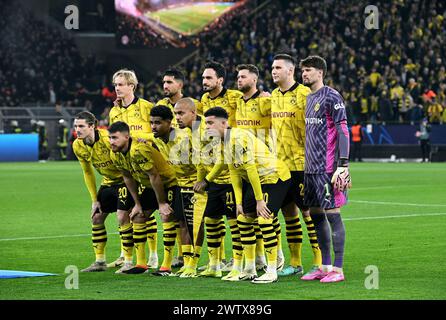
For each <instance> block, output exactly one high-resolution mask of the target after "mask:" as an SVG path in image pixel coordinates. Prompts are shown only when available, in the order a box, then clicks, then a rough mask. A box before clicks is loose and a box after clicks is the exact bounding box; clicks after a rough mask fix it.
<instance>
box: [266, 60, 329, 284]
mask: <svg viewBox="0 0 446 320" xmlns="http://www.w3.org/2000/svg"><path fill="white" fill-rule="evenodd" d="M295 67H296V62H295V60H294V58H293V57H291V56H290V55H288V54H278V55H276V56H275V57H274V61H273V64H272V71H271V75H272V77H273V81H274V83H275V84H276V85H277V88H276V89H274V90H273V92H272V96H271V115H272V120H271V121H272V135H273V139H272V141H274V142H275V145H274V146H273V150H274V151H275V153H276V154H277V156H278V158H279V159H280V160H282V161H283V162H285V164H286V165H287V166H288V169H289V170H290V172H291V188H290V189H289V192H288V195H287V197H286V199H285V201H284V204H285V205H284V206H283V207H282V213H283V215H284V218H285V224H286V237H287V242H288V247H289V249H290V265H289V266H287V267H286V268H283V270H279V273H278V275H279V276H281V275H282V276H283V275H293V274H296V275H298V274H302V273H303V268H302V258H301V253H302V225H301V223H300V219H299V211H298V208H299V209H300V211H301V212H302V215H303V218H304V221H305V224H306V226H307V230H308V238H309V240H310V244H311V248H312V250H313V266H312V269H311V270H317V269H318V268H319V266H320V264H321V251H320V249H319V245H318V241H317V236H316V232H315V230H314V225H313V222H312V221H311V216H310V212H309V208H308V207H306V206H305V205H304V203H303V198H304V171H303V170H304V162H305V105H306V97H307V95H308V94H309V93H310V89H309V88H308V87H306V86H304V85H302V84H300V83H299V82H297V81H296V80H295V79H294V71H295ZM275 226H276V227H277V228H276V231H277V234H278V236H279V235H280V225H279V224H278V220H277V219H276V221H275ZM280 242H281V241H279V244H280ZM278 258H279V260H280V261H281V263H279V264H278V265H279V269H281V268H280V265H283V261H284V258H283V253H282V250H281V249H279V250H278Z"/></svg>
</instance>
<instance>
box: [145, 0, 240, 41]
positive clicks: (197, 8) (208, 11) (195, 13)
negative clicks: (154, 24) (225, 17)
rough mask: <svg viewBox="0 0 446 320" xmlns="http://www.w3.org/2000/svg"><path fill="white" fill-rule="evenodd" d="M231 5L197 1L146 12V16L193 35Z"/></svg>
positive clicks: (182, 32) (175, 29) (185, 33)
mask: <svg viewBox="0 0 446 320" xmlns="http://www.w3.org/2000/svg"><path fill="white" fill-rule="evenodd" d="M231 6H232V4H228V3H226V4H225V3H205V4H202V3H198V4H192V5H184V6H180V7H176V8H170V9H162V10H158V11H155V12H152V13H148V14H147V16H148V17H150V18H152V19H154V20H156V21H159V22H160V23H161V24H163V25H165V26H167V27H168V28H170V29H172V30H174V31H176V32H178V33H181V34H184V35H193V34H196V33H198V32H200V31H201V30H203V29H204V27H206V26H207V25H208V24H209V23H211V22H212V21H213V20H215V19H216V18H218V17H219V16H220V15H222V14H223V12H225V11H226V10H229V8H230V7H231Z"/></svg>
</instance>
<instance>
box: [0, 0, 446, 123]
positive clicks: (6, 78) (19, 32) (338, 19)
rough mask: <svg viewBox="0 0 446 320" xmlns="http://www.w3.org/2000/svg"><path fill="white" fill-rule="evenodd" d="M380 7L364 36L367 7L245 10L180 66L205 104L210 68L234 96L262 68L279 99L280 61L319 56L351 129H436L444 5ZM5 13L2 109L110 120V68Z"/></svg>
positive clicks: (445, 38) (155, 88) (147, 87)
mask: <svg viewBox="0 0 446 320" xmlns="http://www.w3.org/2000/svg"><path fill="white" fill-rule="evenodd" d="M375 5H376V6H377V7H378V9H379V16H378V18H379V20H378V21H379V28H378V29H377V30H374V29H370V30H368V29H366V28H365V26H364V19H365V18H366V17H367V15H366V14H365V13H364V7H363V5H362V4H353V5H352V4H351V3H346V2H343V1H334V0H318V1H311V2H303V3H295V2H287V1H273V2H271V3H270V4H268V5H267V6H266V7H265V8H263V9H261V10H259V11H258V12H256V13H255V14H254V15H250V11H249V10H245V11H243V12H241V14H240V16H239V17H238V18H235V19H232V20H231V21H230V22H229V25H228V27H226V28H224V29H222V30H221V31H220V32H219V34H218V35H217V36H216V35H215V34H214V33H212V32H205V33H203V34H201V35H200V36H199V39H195V40H196V41H194V42H195V44H196V45H198V51H197V54H196V55H195V56H194V57H192V58H191V59H189V60H187V61H186V62H184V63H183V65H181V66H180V67H182V68H183V69H184V70H185V71H186V72H185V73H186V74H187V75H188V76H187V79H186V83H185V94H186V95H188V96H192V97H196V98H199V97H200V96H201V94H202V92H201V77H200V76H201V74H200V72H201V70H202V69H203V65H204V63H205V62H206V60H208V59H214V60H217V61H220V62H222V63H223V64H224V65H225V66H227V69H228V78H227V79H228V82H227V84H226V85H227V87H235V86H234V81H235V72H236V71H235V66H236V65H237V64H239V63H252V64H255V65H257V66H258V67H259V69H260V73H261V74H260V87H261V88H263V89H264V90H266V91H271V90H272V89H273V88H274V85H273V83H272V80H271V63H272V57H273V55H274V54H275V53H278V52H288V53H291V54H293V55H294V56H296V57H297V58H298V59H299V57H304V56H307V55H309V54H320V55H322V56H324V57H326V59H327V63H328V66H329V78H328V79H327V80H328V84H329V85H331V86H333V87H335V88H336V89H338V90H339V91H340V92H341V93H342V94H343V95H344V98H345V99H346V101H347V105H348V112H349V118H350V120H351V121H352V122H355V121H362V122H376V121H384V122H411V123H418V122H419V121H420V119H422V118H424V117H427V118H428V120H429V121H430V122H431V123H443V122H445V121H446V111H445V110H446V69H445V65H444V61H445V59H446V52H445V48H446V43H445V42H446V22H445V17H446V5H445V3H444V2H443V1H439V0H438V1H429V2H426V1H421V0H411V1H405V2H403V1H391V2H387V1H378V2H377V3H376V4H375ZM3 8H4V10H5V13H6V14H5V17H6V18H5V19H3V20H2V21H1V22H0V27H1V28H0V30H1V31H0V33H1V39H0V41H1V42H2V48H5V50H1V52H0V67H1V68H0V70H1V71H0V92H1V94H0V105H3V106H15V105H19V104H24V103H27V102H36V101H37V102H43V103H54V102H55V101H60V102H61V103H62V104H63V105H80V106H85V107H86V108H87V109H88V110H91V111H93V112H94V113H95V114H96V115H98V116H100V117H101V114H102V113H103V112H104V110H105V115H103V116H102V117H104V116H105V117H106V113H107V109H105V108H106V107H107V106H110V101H111V100H112V98H113V96H110V95H107V93H108V92H113V90H112V88H111V87H107V85H110V80H109V78H110V75H109V74H107V72H106V70H105V65H104V63H103V62H101V61H97V59H95V57H93V56H89V57H82V56H81V55H80V53H79V50H78V49H77V48H76V46H75V44H74V42H73V39H72V37H71V36H70V35H69V34H67V33H66V31H65V30H64V29H58V28H53V27H48V26H47V25H46V24H45V23H44V22H41V21H39V20H37V19H36V18H34V17H33V15H32V14H31V13H30V12H27V11H26V10H24V8H20V5H19V4H14V6H12V5H8V4H7V3H5V5H4V6H3ZM13 8H14V9H13ZM279 11H280V12H281V14H280V15H277V14H276V13H277V12H279ZM308 12H320V14H317V15H316V14H315V15H311V14H308ZM347 17H348V18H347ZM25 22H26V23H25ZM135 23H136V22H134V21H133V22H132V21H127V22H125V25H124V26H126V27H131V28H132V29H135V28H136V29H141V26H140V25H139V24H138V23H136V24H135ZM121 27H122V26H121ZM119 28H120V27H119V26H118V30H119ZM314 29H318V30H319V32H318V33H314V32H312V31H311V30H314ZM13 30H14V31H13ZM117 34H119V32H117ZM147 34H148V33H144V34H143V33H142V32H135V36H136V37H137V39H133V40H136V41H137V42H142V43H146V42H147V41H149V42H152V41H155V42H156V43H157V45H160V46H165V44H162V43H163V42H162V40H161V39H159V38H158V39H156V38H153V37H154V36H153V35H152V36H148V35H147ZM140 37H143V38H141V39H140ZM144 37H146V38H144ZM147 37H149V38H147ZM152 38H153V39H152ZM138 39H139V40H138ZM144 39H146V40H147V39H149V40H147V41H146V40H144ZM155 39H156V40H155ZM131 40H132V39H131ZM133 40H132V41H133ZM118 41H120V39H118ZM162 72H163V70H160V71H159V72H158V76H157V77H156V79H153V80H151V81H146V83H145V84H141V85H140V88H139V92H138V94H140V95H142V96H144V97H146V98H147V99H149V100H151V101H157V100H159V99H160V98H161V97H162V96H163V91H162V82H161V74H162ZM298 79H300V76H298ZM93 106H94V107H93Z"/></svg>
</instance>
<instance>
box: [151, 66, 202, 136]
mask: <svg viewBox="0 0 446 320" xmlns="http://www.w3.org/2000/svg"><path fill="white" fill-rule="evenodd" d="M184 81H185V78H184V73H183V72H181V70H179V69H176V68H171V69H168V70H166V71H165V72H164V75H163V90H164V96H165V98H163V99H161V100H159V101H158V102H157V103H156V105H157V106H166V107H169V108H170V110H171V111H172V113H173V112H174V110H173V108H174V106H175V103H177V102H178V100H180V99H181V98H185V97H184V95H183V86H184ZM191 99H192V100H193V101H194V103H195V107H196V108H197V113H198V114H202V111H203V107H202V105H201V102H200V101H198V100H196V99H193V98H191ZM172 126H173V127H175V128H177V127H178V125H177V122H176V119H175V117H174V118H173V119H172Z"/></svg>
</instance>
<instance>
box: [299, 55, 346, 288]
mask: <svg viewBox="0 0 446 320" xmlns="http://www.w3.org/2000/svg"><path fill="white" fill-rule="evenodd" d="M300 68H301V70H302V80H303V82H304V84H305V85H306V86H308V87H309V88H310V89H311V94H309V95H308V96H307V109H306V111H305V188H304V190H305V205H306V206H308V207H310V212H311V217H312V219H313V221H314V225H315V226H316V232H317V237H318V240H319V245H320V247H321V251H322V267H321V268H320V269H317V270H314V272H312V273H308V274H306V275H305V276H304V277H302V280H320V282H323V283H329V282H339V281H344V273H343V270H342V266H343V262H344V244H345V227H344V223H343V221H342V218H341V207H342V206H344V205H345V204H346V203H347V189H349V188H351V179H350V173H349V162H348V159H349V146H350V144H349V141H350V139H349V132H348V127H347V112H346V110H345V104H344V99H343V98H342V96H341V95H340V93H339V92H338V91H336V90H335V89H333V88H331V87H329V86H326V85H324V77H325V75H326V74H327V63H326V62H325V60H324V59H323V58H321V57H319V56H309V57H307V58H305V59H303V60H301V62H300ZM331 243H333V251H334V263H333V266H332V262H331V261H332V260H331V251H330V249H331Z"/></svg>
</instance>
